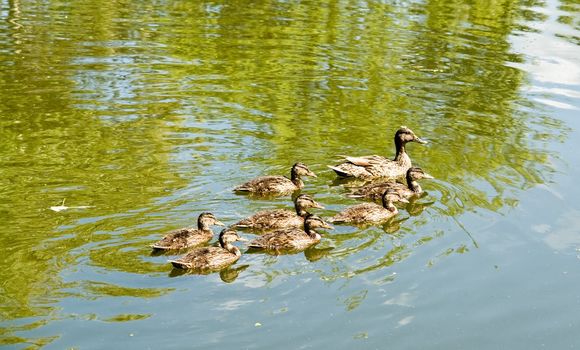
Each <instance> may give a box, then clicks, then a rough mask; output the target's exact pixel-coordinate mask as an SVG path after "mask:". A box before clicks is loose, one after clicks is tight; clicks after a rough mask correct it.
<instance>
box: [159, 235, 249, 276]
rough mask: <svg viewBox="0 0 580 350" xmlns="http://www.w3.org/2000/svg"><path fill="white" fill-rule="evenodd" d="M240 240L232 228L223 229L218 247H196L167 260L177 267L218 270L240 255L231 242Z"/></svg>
mask: <svg viewBox="0 0 580 350" xmlns="http://www.w3.org/2000/svg"><path fill="white" fill-rule="evenodd" d="M239 240H242V238H241V237H240V236H239V235H238V234H237V233H236V231H235V230H233V229H224V230H223V231H222V232H221V233H220V237H219V245H220V246H219V247H203V248H197V249H194V250H192V251H191V252H189V253H188V254H186V255H184V256H182V257H181V258H179V259H177V260H169V262H170V263H171V264H172V265H173V266H174V267H176V268H179V269H193V270H202V271H204V270H220V269H223V268H225V267H227V266H229V265H231V264H233V263H235V262H236V261H238V259H239V258H240V256H242V253H241V252H240V250H239V249H238V248H237V247H236V246H234V245H232V244H231V243H232V242H235V241H239Z"/></svg>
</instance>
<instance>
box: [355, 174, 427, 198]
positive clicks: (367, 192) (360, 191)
mask: <svg viewBox="0 0 580 350" xmlns="http://www.w3.org/2000/svg"><path fill="white" fill-rule="evenodd" d="M421 179H433V176H431V175H429V174H427V173H426V172H425V171H423V169H421V168H419V167H411V168H409V170H407V175H406V180H407V185H404V184H402V183H399V182H381V183H375V184H369V185H366V186H363V187H360V188H357V189H355V190H353V191H352V193H351V194H349V195H348V196H349V197H353V198H368V199H372V200H375V201H376V200H379V199H381V198H382V196H383V193H385V191H386V190H389V189H390V190H394V191H396V192H397V193H398V194H399V196H400V197H401V198H407V199H409V198H411V197H414V196H418V195H420V194H421V193H423V189H422V188H421V185H419V182H417V180H421Z"/></svg>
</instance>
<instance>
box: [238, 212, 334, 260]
mask: <svg viewBox="0 0 580 350" xmlns="http://www.w3.org/2000/svg"><path fill="white" fill-rule="evenodd" d="M316 228H325V229H329V230H332V229H333V227H332V226H330V225H329V224H328V223H326V222H325V221H324V220H322V218H320V217H319V216H317V215H314V214H308V215H307V216H306V218H305V219H304V229H301V228H297V227H293V228H286V229H281V230H276V231H272V232H269V233H266V234H264V235H262V236H260V237H258V238H256V239H254V240H253V241H251V242H250V243H249V247H250V248H254V249H264V250H270V251H275V252H276V253H278V252H279V251H280V250H284V251H294V252H297V251H302V250H305V249H306V248H308V247H310V246H313V245H315V244H317V243H318V242H320V239H321V238H322V236H320V234H319V233H318V232H316V231H314V229H316Z"/></svg>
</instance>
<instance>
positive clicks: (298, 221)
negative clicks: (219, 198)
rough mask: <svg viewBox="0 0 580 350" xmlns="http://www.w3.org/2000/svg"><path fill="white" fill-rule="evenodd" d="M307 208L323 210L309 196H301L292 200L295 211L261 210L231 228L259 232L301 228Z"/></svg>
mask: <svg viewBox="0 0 580 350" xmlns="http://www.w3.org/2000/svg"><path fill="white" fill-rule="evenodd" d="M308 208H321V209H324V207H323V206H322V205H320V204H318V203H317V202H316V201H315V200H314V199H312V197H310V196H309V195H307V194H301V195H299V196H297V197H296V199H295V200H294V209H295V211H291V210H287V209H274V210H262V211H259V212H257V213H256V214H254V215H252V216H250V217H248V218H246V219H243V220H241V221H239V222H237V223H235V224H234V225H233V226H234V227H236V228H245V229H250V230H253V231H259V232H263V231H268V230H275V229H279V228H288V227H302V226H303V225H304V217H305V216H306V215H307V214H308V212H307V211H306V209H308Z"/></svg>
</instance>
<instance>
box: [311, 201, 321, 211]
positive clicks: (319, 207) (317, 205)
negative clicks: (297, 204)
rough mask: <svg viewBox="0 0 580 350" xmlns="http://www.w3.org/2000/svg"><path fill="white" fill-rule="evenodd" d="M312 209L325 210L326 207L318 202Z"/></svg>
mask: <svg viewBox="0 0 580 350" xmlns="http://www.w3.org/2000/svg"><path fill="white" fill-rule="evenodd" d="M313 204H314V205H313V206H312V208H318V209H324V206H323V205H322V204H320V203H318V202H314V203H313Z"/></svg>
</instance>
